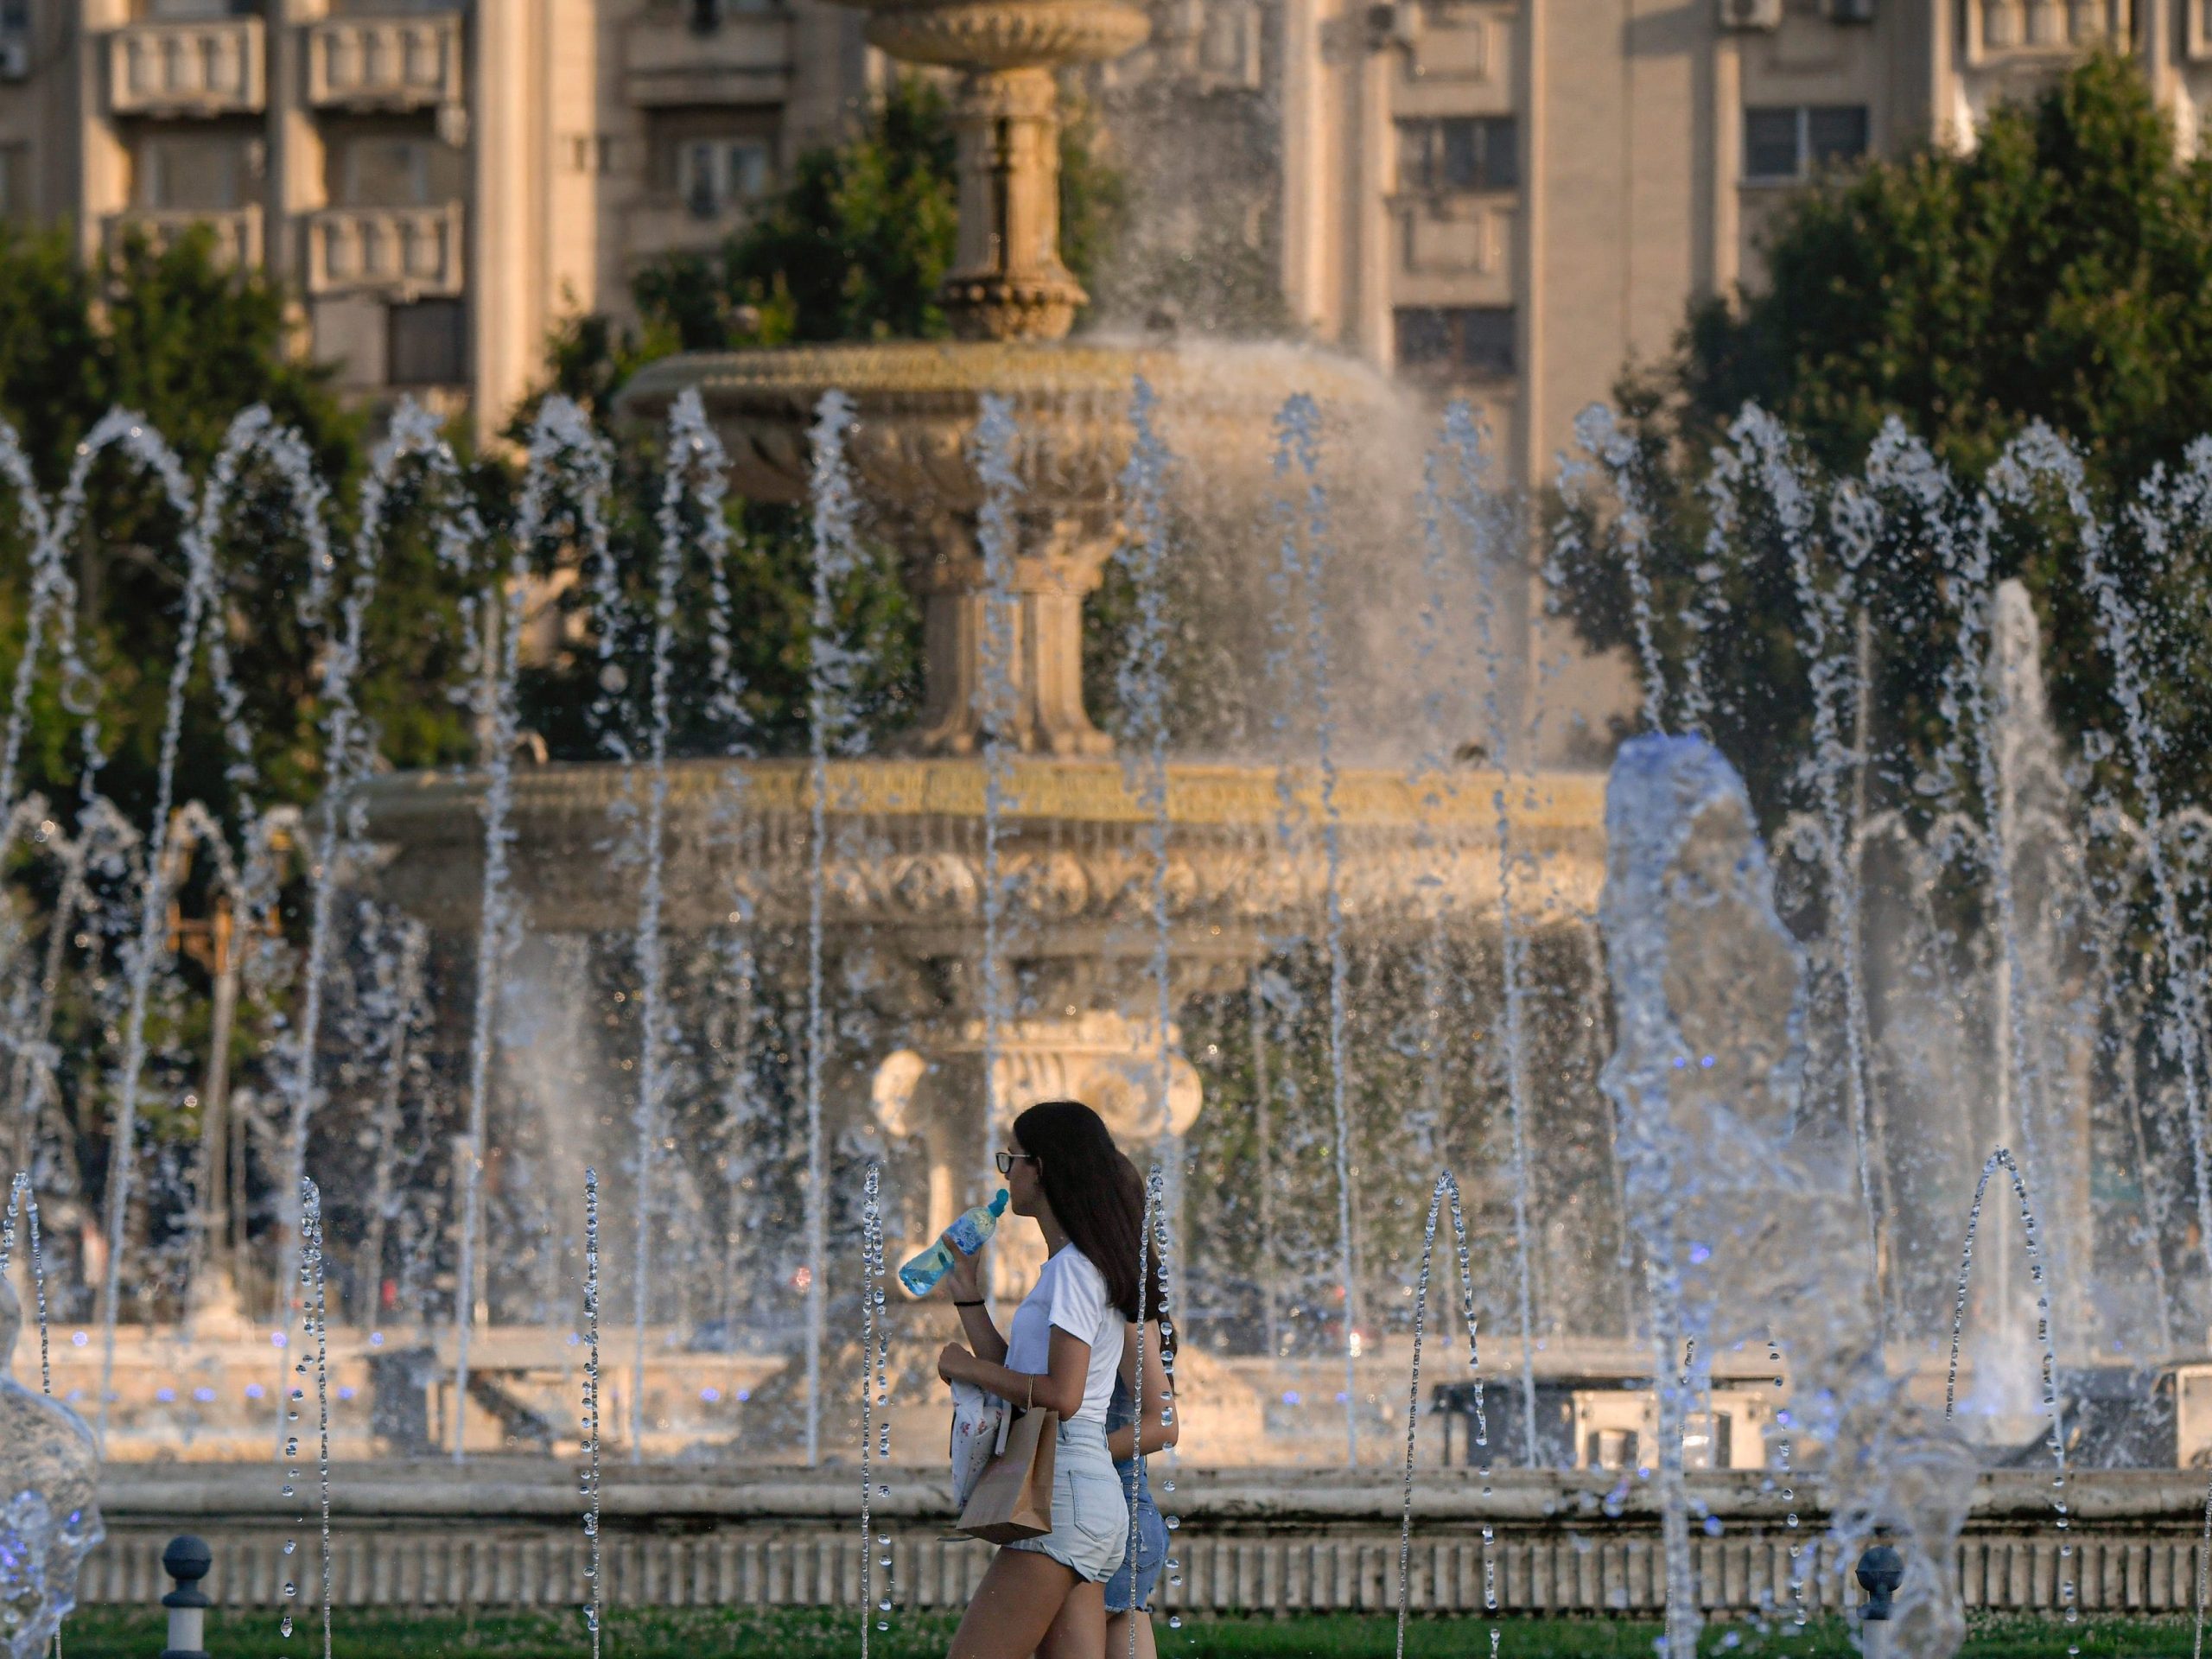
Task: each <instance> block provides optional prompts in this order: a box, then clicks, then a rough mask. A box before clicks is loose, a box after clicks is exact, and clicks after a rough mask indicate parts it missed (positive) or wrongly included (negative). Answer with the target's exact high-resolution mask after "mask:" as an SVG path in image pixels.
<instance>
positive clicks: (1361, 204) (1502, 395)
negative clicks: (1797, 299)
mask: <svg viewBox="0 0 2212 1659" xmlns="http://www.w3.org/2000/svg"><path fill="white" fill-rule="evenodd" d="M1280 20H1281V21H1280V28H1281V53H1280V56H1279V59H1278V60H1277V62H1276V63H1275V64H1274V88H1273V90H1272V93H1271V97H1272V101H1273V102H1274V104H1275V105H1276V106H1277V107H1278V108H1279V109H1280V111H1281V197H1280V202H1281V222H1280V232H1279V234H1280V245H1281V270H1282V280H1283V285H1284V289H1285V290H1286V293H1287V295H1288V296H1289V298H1290V300H1291V303H1292V306H1293V308H1294V311H1295V312H1296V313H1297V314H1298V315H1300V316H1301V317H1303V318H1305V319H1306V320H1308V321H1310V322H1311V324H1312V325H1313V327H1314V329H1315V331H1316V332H1317V333H1318V334H1319V335H1321V336H1322V337H1324V338H1326V339H1330V340H1336V341H1338V342H1340V343H1342V344H1344V345H1345V346H1349V347H1351V348H1352V349H1354V350H1357V351H1358V352H1360V353H1362V354H1363V355H1365V356H1367V357H1368V358H1370V359H1372V360H1374V361H1375V362H1376V363H1378V364H1381V365H1387V366H1389V367H1391V368H1392V369H1394V370H1395V371H1396V372H1397V373H1398V374H1399V375H1401V376H1402V378H1407V379H1408V380H1412V381H1415V382H1424V383H1427V384H1431V385H1436V386H1438V387H1440V388H1444V387H1450V388H1452V389H1453V390H1454V391H1462V392H1468V393H1472V394H1473V395H1475V396H1476V397H1478V398H1479V399H1480V400H1481V401H1482V402H1483V403H1484V404H1485V405H1486V407H1487V409H1488V411H1489V413H1490V415H1491V420H1492V422H1493V425H1494V428H1495V429H1496V430H1497V432H1498V433H1499V434H1500V435H1501V436H1502V437H1503V439H1504V440H1505V448H1506V450H1507V453H1508V454H1510V457H1511V459H1512V461H1513V463H1514V466H1515V469H1516V473H1517V474H1518V475H1519V478H1520V479H1521V480H1522V481H1529V480H1537V479H1541V478H1542V477H1544V476H1547V475H1548V473H1549V471H1550V469H1551V461H1552V457H1553V456H1554V454H1556V452H1557V451H1558V450H1559V449H1560V447H1561V446H1562V445H1563V444H1565V443H1566V442H1568V440H1569V437H1570V427H1571V423H1572V421H1573V416H1574V415H1575V413H1576V411H1577V410H1580V409H1581V408H1582V407H1584V406H1585V405H1586V404H1588V403H1589V402H1591V401H1592V399H1595V398H1599V397H1604V396H1605V395H1606V393H1607V392H1608V391H1609V390H1610V388H1611V385H1612V384H1613V382H1614V380H1615V378H1616V377H1617V376H1618V374H1619V372H1620V370H1621V368H1622V366H1623V365H1624V364H1625V363H1626V362H1628V361H1629V360H1630V359H1631V358H1640V359H1647V360H1648V359H1652V358H1654V357H1656V356H1659V355H1661V354H1662V353H1665V352H1666V351H1667V350H1668V349H1669V347H1670V346H1671V344H1672V342H1673V340H1674V339H1675V334H1676V333H1677V332H1678V331H1679V329H1680V328H1681V323H1682V319H1683V315H1684V312H1685V308H1686V307H1687V305H1688V302H1689V301H1690V300H1691V299H1692V298H1693V296H1700V295H1707V294H1713V293H1726V292H1727V291H1730V290H1731V289H1733V288H1734V287H1735V286H1736V284H1737V283H1738V282H1739V281H1742V280H1745V279H1746V278H1747V277H1751V278H1755V277H1756V270H1757V264H1758V245H1759V239H1760V236H1761V232H1762V231H1763V229H1764V226H1765V225H1766V223H1767V221H1768V220H1769V219H1770V217H1771V215H1772V214H1773V213H1774V211H1775V209H1776V207H1777V206H1778V205H1779V204H1780V203H1781V202H1783V200H1786V199H1787V197H1788V196H1789V194H1790V193H1791V192H1792V191H1793V190H1796V189H1797V188H1801V187H1802V185H1803V184H1804V182H1805V181H1807V180H1808V178H1809V177H1810V176H1811V175H1813V173H1814V172H1815V170H1816V169H1818V168H1821V167H1823V166H1827V165H1831V164H1836V163H1847V162H1852V161H1853V160H1855V159H1857V158H1859V157H1860V156H1865V155H1867V154H1869V153H1870V152H1871V153H1876V154H1895V153H1898V152H1900V151H1902V150H1904V149H1906V148H1908V147H1910V145H1912V144H1914V143H1918V142H1920V141H1921V140H1923V139H1924V138H1925V137H1928V136H1929V134H1930V133H1938V134H1941V135H1943V136H1944V137H1945V138H1946V140H1947V142H1952V143H1972V142H1973V134H1974V128H1975V124H1976V123H1977V122H1978V120H1979V119H1980V117H1981V115H1982V114H1983V112H1984V111H1986V110H1987V109H1988V108H1989V107H1990V106H1991V105H1993V103H1995V102H1996V101H1998V100H1999V99H2004V98H2007V97H2014V96H2018V95H2022V94H2024V93H2028V92H2032V91H2033V90H2034V89H2035V88H2036V87H2037V86H2040V85H2042V84H2044V83H2045V82H2047V81H2048V80H2049V79H2050V78H2051V77H2053V76H2055V75H2056V74H2057V73H2061V72H2062V71H2063V68H2064V67H2066V66H2067V65H2069V63H2071V62H2073V61H2075V60H2077V59H2078V58H2079V57H2080V55H2081V54H2083V53H2086V52H2088V51H2090V50H2092V49H2095V48H2108V49H2115V50H2120V51H2123V52H2126V53H2128V54H2133V56H2134V57H2135V58H2137V59H2138V60H2139V61H2140V62H2141V64H2142V66H2143V67H2144V71H2145V74H2146V75H2148V76H2149V77H2150V79H2151V81H2152V86H2153V88H2154V90H2155V91H2156V92H2157V94H2158V99H2159V100H2160V102H2161V103H2162V104H2163V105H2164V106H2165V107H2167V108H2168V109H2169V110H2170V111H2171V112H2172V113H2173V115H2174V117H2175V118H2176V119H2177V123H2178V124H2179V125H2180V126H2181V128H2182V130H2183V131H2184V132H2185V133H2189V134H2194V133H2195V131H2196V129H2197V128H2198V126H2199V125H2200V124H2201V123H2202V118H2203V109H2202V106H2203V105H2204V104H2205V102H2206V100H2207V99H2212V3H2208V0H1688V3H1685V0H1394V3H1373V4H1370V3H1359V0H1281V14H1280Z"/></svg>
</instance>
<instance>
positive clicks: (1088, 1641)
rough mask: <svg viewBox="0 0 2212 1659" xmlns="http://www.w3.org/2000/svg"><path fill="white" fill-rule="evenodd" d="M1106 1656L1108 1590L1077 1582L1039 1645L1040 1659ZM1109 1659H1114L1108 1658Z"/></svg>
mask: <svg viewBox="0 0 2212 1659" xmlns="http://www.w3.org/2000/svg"><path fill="white" fill-rule="evenodd" d="M1105 1652H1106V1586H1104V1585H1103V1584H1091V1583H1089V1582H1088V1581H1078V1582H1077V1585H1076V1586H1075V1588H1074V1589H1072V1590H1071V1591H1069V1592H1068V1593H1067V1599H1065V1600H1064V1601H1063V1602H1061V1603H1060V1614H1059V1617H1058V1618H1055V1619H1054V1620H1053V1621H1052V1628H1051V1629H1050V1630H1046V1632H1045V1639H1044V1640H1043V1641H1041V1642H1039V1643H1038V1644H1037V1659H1099V1655H1100V1654H1102V1653H1105ZM1107 1659H1113V1656H1112V1655H1111V1654H1107Z"/></svg>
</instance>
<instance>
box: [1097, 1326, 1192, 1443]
mask: <svg viewBox="0 0 2212 1659" xmlns="http://www.w3.org/2000/svg"><path fill="white" fill-rule="evenodd" d="M1127 1332H1128V1334H1127V1335H1125V1336H1124V1337H1123V1338H1122V1381H1123V1382H1124V1383H1128V1384H1129V1385H1130V1392H1131V1394H1132V1395H1133V1396H1134V1395H1135V1392H1136V1389H1135V1383H1136V1374H1137V1328H1136V1326H1135V1325H1129V1326H1128V1327H1127ZM1174 1402H1175V1391H1174V1389H1173V1387H1172V1386H1171V1385H1170V1384H1169V1383H1168V1381H1167V1367H1166V1363H1164V1362H1163V1361H1162V1359H1161V1358H1160V1323H1159V1321H1158V1320H1154V1322H1153V1325H1152V1328H1151V1329H1150V1330H1148V1331H1147V1332H1145V1333H1144V1392H1143V1398H1142V1400H1141V1402H1139V1405H1138V1412H1137V1414H1138V1418H1139V1421H1137V1422H1135V1423H1132V1424H1131V1425H1130V1426H1129V1427H1127V1428H1117V1429H1116V1430H1115V1431H1114V1432H1113V1433H1111V1434H1109V1435H1108V1436H1107V1437H1106V1450H1107V1452H1109V1453H1110V1454H1111V1455H1112V1457H1113V1459H1114V1460H1115V1461H1116V1463H1125V1462H1127V1461H1128V1459H1131V1458H1134V1457H1135V1456H1136V1455H1137V1447H1138V1445H1139V1441H1140V1437H1139V1433H1138V1431H1139V1430H1140V1429H1141V1430H1142V1431H1143V1433H1142V1437H1141V1443H1142V1445H1143V1447H1144V1450H1145V1451H1146V1452H1147V1453H1149V1452H1158V1451H1160V1450H1162V1449H1164V1448H1165V1447H1167V1446H1173V1445H1174V1444H1175V1442H1176V1441H1177V1440H1180V1439H1181V1438H1182V1434H1183V1421H1182V1413H1180V1412H1179V1411H1178V1410H1176V1409H1175V1408H1174ZM1162 1417H1165V1418H1166V1421H1165V1422H1162V1421H1160V1420H1161V1418H1162Z"/></svg>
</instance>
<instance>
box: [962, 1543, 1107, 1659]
mask: <svg viewBox="0 0 2212 1659" xmlns="http://www.w3.org/2000/svg"><path fill="white" fill-rule="evenodd" d="M1077 1588H1087V1589H1089V1590H1090V1599H1091V1601H1092V1603H1093V1604H1094V1605H1096V1607H1097V1608H1098V1610H1099V1612H1100V1614H1101V1616H1102V1624H1103V1614H1104V1611H1105V1606H1106V1599H1105V1592H1103V1591H1102V1590H1101V1589H1100V1588H1099V1587H1098V1586H1096V1585H1095V1584H1094V1585H1089V1586H1084V1585H1083V1584H1082V1582H1081V1580H1078V1579H1077V1576H1076V1573H1075V1569H1074V1568H1073V1567H1063V1566H1061V1565H1060V1563H1059V1562H1058V1561H1056V1560H1053V1559H1052V1557H1051V1556H1049V1555H1040V1554H1038V1553H1037V1552H1036V1551H1035V1550H1033V1549H1002V1550H1001V1551H999V1553H998V1554H996V1555H994V1556H993V1557H992V1558H991V1564H990V1567H988V1569H987V1570H986V1571H985V1573H983V1581H982V1584H980V1585H978V1586H976V1599H974V1600H973V1601H970V1602H969V1604H968V1611H967V1612H966V1613H964V1614H963V1615H962V1617H961V1620H960V1628H959V1629H958V1630H956V1631H954V1632H953V1635H952V1647H951V1649H950V1653H949V1654H948V1656H947V1659H1028V1656H1029V1655H1031V1654H1033V1653H1038V1652H1040V1651H1043V1650H1044V1649H1043V1643H1044V1642H1045V1639H1046V1632H1047V1631H1049V1630H1052V1628H1053V1626H1054V1624H1055V1622H1056V1621H1057V1620H1058V1618H1059V1617H1060V1615H1061V1613H1062V1611H1063V1610H1064V1608H1065V1604H1066V1603H1067V1602H1068V1601H1070V1600H1071V1599H1072V1598H1071V1596H1070V1594H1069V1592H1070V1591H1071V1590H1074V1589H1077ZM1096 1651H1097V1650H1096V1649H1092V1651H1091V1654H1090V1655H1089V1656H1086V1659H1096ZM1047 1659H1059V1656H1054V1655H1050V1654H1048V1655H1047Z"/></svg>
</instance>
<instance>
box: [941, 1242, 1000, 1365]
mask: <svg viewBox="0 0 2212 1659" xmlns="http://www.w3.org/2000/svg"><path fill="white" fill-rule="evenodd" d="M945 1248H946V1249H950V1250H951V1251H952V1271H951V1272H950V1273H948V1274H945V1275H944V1285H945V1287H946V1288H947V1291H948V1294H950V1297H951V1299H952V1300H953V1301H955V1302H956V1303H958V1302H965V1303H968V1304H969V1306H965V1307H960V1308H957V1309H956V1310H955V1311H956V1312H957V1313H959V1315H960V1334H961V1335H962V1336H963V1337H965V1338H968V1345H969V1347H970V1348H972V1349H973V1350H975V1351H976V1357H978V1358H981V1359H988V1360H990V1361H992V1362H993V1363H1003V1362H1004V1361H1005V1359H1006V1338H1004V1337H1002V1336H1001V1335H1000V1334H999V1328H998V1326H997V1325H995V1324H993V1323H992V1321H991V1310H990V1307H989V1305H988V1303H986V1302H985V1301H984V1300H983V1251H982V1249H978V1250H977V1251H976V1254H975V1255H962V1254H961V1253H960V1251H959V1250H958V1249H957V1248H956V1247H954V1246H953V1245H952V1243H950V1240H948V1241H947V1242H946V1246H945ZM985 1248H988V1246H987V1247H985ZM946 1380H947V1381H948V1382H950V1380H951V1379H950V1378H947V1379H946Z"/></svg>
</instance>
